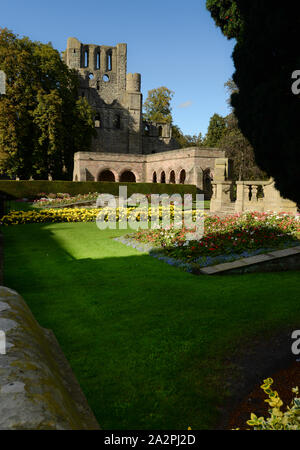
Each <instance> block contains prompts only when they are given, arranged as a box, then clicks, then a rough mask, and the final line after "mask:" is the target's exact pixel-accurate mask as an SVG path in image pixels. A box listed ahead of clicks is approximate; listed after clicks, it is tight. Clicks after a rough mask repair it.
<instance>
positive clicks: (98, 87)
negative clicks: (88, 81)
mask: <svg viewBox="0 0 300 450" xmlns="http://www.w3.org/2000/svg"><path fill="white" fill-rule="evenodd" d="M97 91H100V81H99V80H98V81H97Z"/></svg>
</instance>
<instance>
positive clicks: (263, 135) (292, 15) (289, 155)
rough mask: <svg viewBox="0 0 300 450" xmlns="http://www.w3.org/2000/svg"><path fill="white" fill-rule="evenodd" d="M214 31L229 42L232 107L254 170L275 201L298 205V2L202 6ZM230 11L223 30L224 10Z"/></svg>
mask: <svg viewBox="0 0 300 450" xmlns="http://www.w3.org/2000/svg"><path fill="white" fill-rule="evenodd" d="M207 7H208V9H209V10H210V11H211V13H212V16H213V17H214V19H215V21H216V23H217V25H219V26H220V27H221V29H222V31H223V33H224V34H225V35H226V36H227V37H228V38H232V37H235V38H236V39H237V44H236V46H235V49H234V53H233V60H234V64H235V68H236V72H235V74H234V76H233V80H234V82H235V83H236V85H237V87H238V93H234V94H233V95H232V100H231V103H232V106H233V107H234V113H235V115H236V117H237V118H238V123H239V127H240V129H241V131H242V133H243V135H244V136H245V137H246V138H247V139H248V140H249V142H250V143H251V145H252V146H253V148H254V152H255V158H256V161H257V163H258V164H259V166H260V167H261V168H262V169H263V170H264V171H266V172H267V174H268V175H269V176H272V177H273V178H274V179H275V185H276V187H277V188H278V189H279V191H280V193H281V195H283V196H284V197H287V198H289V199H291V200H294V201H295V202H297V203H298V204H299V203H300V190H299V174H298V166H297V163H296V161H297V158H298V153H299V148H300V132H299V117H300V102H299V94H298V95H295V94H294V93H293V92H292V89H291V87H292V83H293V80H292V74H293V73H294V71H296V70H299V69H300V54H299V52H298V51H295V43H296V42H297V41H298V35H299V24H300V21H299V14H298V7H299V5H298V2H296V1H295V0H291V1H289V2H280V3H279V2H277V3H276V2H273V3H272V6H271V7H270V4H269V2H263V1H261V0H251V1H248V2H247V1H238V0H237V1H233V0H232V1H217V0H208V1H207ZM226 8H227V9H228V12H230V11H233V12H234V14H233V16H232V17H231V18H232V22H233V25H232V27H231V28H229V27H227V25H226V22H225V17H227V16H228V17H230V15H229V14H228V12H227V14H226V16H224V14H225V9H226Z"/></svg>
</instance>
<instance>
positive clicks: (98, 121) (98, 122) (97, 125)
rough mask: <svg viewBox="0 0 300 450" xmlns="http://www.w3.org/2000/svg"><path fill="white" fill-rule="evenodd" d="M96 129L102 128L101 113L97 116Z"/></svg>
mask: <svg viewBox="0 0 300 450" xmlns="http://www.w3.org/2000/svg"><path fill="white" fill-rule="evenodd" d="M95 128H101V117H100V114H99V113H97V114H96V116H95Z"/></svg>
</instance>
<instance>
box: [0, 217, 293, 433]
mask: <svg viewBox="0 0 300 450" xmlns="http://www.w3.org/2000/svg"><path fill="white" fill-rule="evenodd" d="M3 232H4V235H5V285H6V286H8V287H10V288H13V289H16V290H17V291H18V292H19V293H20V294H22V295H23V297H24V298H25V300H26V302H27V303H28V305H29V306H30V308H31V310H32V311H33V313H34V315H35V317H36V319H37V320H38V321H39V323H40V324H41V325H42V326H43V327H46V328H50V329H52V330H53V331H54V333H55V335H56V337H57V339H58V341H59V342H60V345H61V347H62V349H63V351H64V352H65V355H66V357H67V358H68V360H69V362H70V364H71V366H72V368H73V370H74V372H75V374H76V376H77V379H78V380H79V382H80V384H81V386H82V389H83V391H84V392H85V395H86V397H87V399H88V401H89V404H90V406H91V407H92V409H93V411H94V413H95V415H96V417H97V419H98V421H99V423H100V425H101V427H102V428H103V429H187V427H188V426H191V427H192V428H193V429H205V428H213V427H214V426H215V424H216V423H217V420H218V408H219V407H220V406H221V405H223V403H224V401H225V399H226V391H225V388H224V385H223V382H224V378H225V377H226V366H224V359H228V358H229V359H230V358H231V356H232V355H233V354H235V353H236V351H237V349H239V351H240V350H241V349H243V345H244V343H245V342H246V341H251V339H252V338H253V337H257V336H264V337H267V336H272V335H273V334H276V333H277V332H278V331H280V330H281V329H283V328H284V329H286V327H287V326H289V325H291V327H293V326H294V324H297V323H299V319H300V304H299V288H300V279H299V272H289V273H270V274H252V275H241V276H226V277H208V276H198V277H197V276H194V275H191V274H188V273H185V272H181V271H179V270H178V269H176V268H174V267H171V266H169V265H167V264H165V263H163V262H161V261H158V260H156V259H154V258H151V257H150V256H148V255H146V254H141V253H139V252H137V251H136V250H134V249H133V248H130V247H126V246H124V245H122V244H120V243H117V242H115V241H114V240H113V239H112V238H113V237H116V236H118V235H120V234H121V233H126V232H127V231H118V230H116V231H112V230H106V231H99V230H98V229H97V227H96V226H95V224H93V223H60V224H51V225H50V224H49V225H45V224H43V225H42V224H32V225H18V226H11V227H4V229H3ZM292 329H294V328H292Z"/></svg>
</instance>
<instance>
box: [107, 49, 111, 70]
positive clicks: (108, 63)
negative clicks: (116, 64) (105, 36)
mask: <svg viewBox="0 0 300 450" xmlns="http://www.w3.org/2000/svg"><path fill="white" fill-rule="evenodd" d="M107 70H112V55H111V51H109V52H108V53H107Z"/></svg>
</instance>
